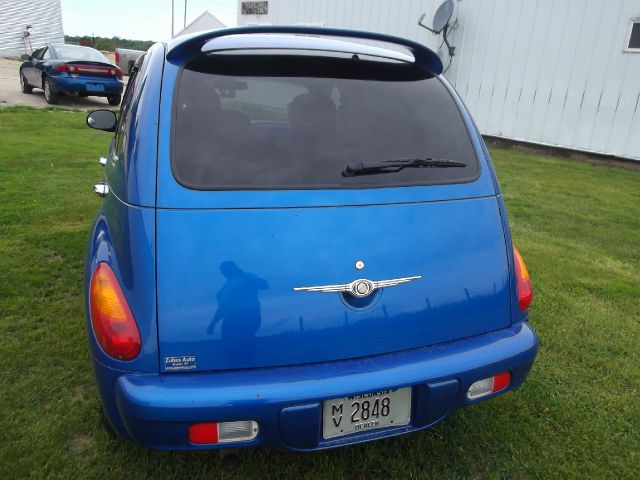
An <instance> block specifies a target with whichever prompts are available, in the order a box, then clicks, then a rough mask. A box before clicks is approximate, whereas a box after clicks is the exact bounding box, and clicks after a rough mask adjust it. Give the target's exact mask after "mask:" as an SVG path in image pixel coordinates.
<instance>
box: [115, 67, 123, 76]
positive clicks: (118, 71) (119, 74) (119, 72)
mask: <svg viewBox="0 0 640 480" xmlns="http://www.w3.org/2000/svg"><path fill="white" fill-rule="evenodd" d="M115 70H116V71H115V74H116V78H122V70H120V69H119V68H116V69H115Z"/></svg>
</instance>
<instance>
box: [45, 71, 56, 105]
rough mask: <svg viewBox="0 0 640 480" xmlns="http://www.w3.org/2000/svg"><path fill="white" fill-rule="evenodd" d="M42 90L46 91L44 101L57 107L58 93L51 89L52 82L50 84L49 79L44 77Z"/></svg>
mask: <svg viewBox="0 0 640 480" xmlns="http://www.w3.org/2000/svg"><path fill="white" fill-rule="evenodd" d="M42 89H43V90H44V99H45V100H46V101H47V103H48V104H49V105H55V104H56V103H58V93H57V92H55V91H54V90H53V89H52V88H51V82H49V79H48V78H47V77H44V81H43V82H42Z"/></svg>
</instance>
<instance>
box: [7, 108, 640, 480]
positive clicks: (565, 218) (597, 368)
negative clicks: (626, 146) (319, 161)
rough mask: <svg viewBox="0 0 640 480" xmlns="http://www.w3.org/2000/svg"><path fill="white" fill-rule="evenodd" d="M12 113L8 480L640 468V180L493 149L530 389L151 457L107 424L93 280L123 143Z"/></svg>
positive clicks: (65, 120)
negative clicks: (455, 406)
mask: <svg viewBox="0 0 640 480" xmlns="http://www.w3.org/2000/svg"><path fill="white" fill-rule="evenodd" d="M84 117H85V114H84V113H81V112H69V111H60V110H57V111H51V110H44V109H42V110H30V109H25V108H7V109H0V362H1V363H0V365H1V367H0V382H1V383H0V386H1V388H0V439H1V443H0V479H13V478H27V477H36V478H39V477H62V478H132V479H143V478H149V479H160V478H206V479H210V478H218V477H220V478H237V479H243V478H264V477H270V478H328V477H331V478H349V479H369V478H376V479H377V478H438V479H439V478H473V477H476V478H531V477H538V478H552V477H573V478H585V477H587V478H600V477H609V478H621V477H626V478H632V477H633V478H638V472H639V471H640V467H639V466H638V465H640V433H639V432H640V173H638V172H633V171H625V170H620V169H616V168H609V167H602V166H592V165H588V164H583V163H578V162H572V161H567V160H560V159H557V158H553V157H545V156H538V155H529V154H523V153H518V152H515V151H510V150H497V149H494V150H493V151H492V155H493V158H494V162H495V165H496V168H497V171H498V175H499V177H500V181H501V184H502V187H503V191H504V194H505V198H506V202H507V207H508V210H509V215H510V220H511V226H512V230H513V236H514V239H515V242H516V244H517V245H518V247H519V249H520V251H521V252H522V254H523V256H524V258H525V261H526V262H527V265H528V267H529V270H530V272H531V275H532V277H533V281H534V285H535V288H536V295H535V298H534V303H533V306H532V309H531V319H532V323H533V325H534V326H535V327H536V329H537V331H538V334H539V335H540V353H539V356H538V360H537V362H536V364H535V366H534V368H533V370H532V373H531V375H530V377H529V379H528V381H527V382H526V383H525V385H524V386H523V387H522V388H521V389H519V390H517V391H515V392H512V393H509V394H507V395H504V396H502V397H499V398H497V399H495V400H491V401H488V402H485V403H482V404H480V405H477V406H475V407H472V408H468V409H464V410H461V411H459V412H457V413H455V414H454V415H452V416H451V417H449V418H448V419H446V420H445V421H444V422H443V423H441V424H439V425H438V426H436V427H434V428H432V429H430V430H427V431H423V432H419V433H415V434H411V435H405V436H403V437H400V438H395V439H389V440H383V441H379V442H374V443H371V444H368V445H362V446H353V447H348V448H344V449H339V450H333V451H328V452H323V453H316V454H291V453H286V452H279V451H273V450H268V449H264V448H257V449H251V450H246V451H245V453H244V454H243V456H242V458H241V459H240V462H239V463H238V464H237V465H235V466H225V467H224V468H223V467H222V465H221V463H220V461H219V457H218V454H217V453H216V452H202V453H171V452H154V451H147V450H144V449H142V448H139V447H137V446H135V445H132V444H129V443H126V442H124V441H121V440H115V439H112V438H111V437H109V435H108V434H107V433H106V432H105V431H104V430H103V428H102V427H101V425H100V420H99V415H98V408H99V402H98V396H97V392H96V389H95V386H94V381H93V375H92V371H91V362H90V357H89V352H88V349H87V343H86V339H85V330H84V318H83V315H84V314H83V306H82V277H83V262H84V252H85V241H86V239H87V234H88V229H89V223H90V221H91V218H92V216H93V215H94V213H95V212H96V211H97V209H98V206H99V203H100V200H99V199H98V197H96V196H95V195H94V194H93V193H92V186H93V184H94V183H95V181H97V180H100V179H101V177H102V175H103V173H102V169H101V167H100V166H99V165H98V162H97V159H98V156H100V155H103V154H104V153H105V152H106V148H107V144H108V142H109V140H110V137H109V135H108V134H106V133H102V132H97V131H93V130H90V129H88V128H86V127H85V120H84Z"/></svg>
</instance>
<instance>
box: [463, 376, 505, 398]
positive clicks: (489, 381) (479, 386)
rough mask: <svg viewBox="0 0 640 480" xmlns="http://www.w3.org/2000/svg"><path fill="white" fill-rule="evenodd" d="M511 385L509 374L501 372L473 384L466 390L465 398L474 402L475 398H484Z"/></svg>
mask: <svg viewBox="0 0 640 480" xmlns="http://www.w3.org/2000/svg"><path fill="white" fill-rule="evenodd" d="M510 383H511V373H509V372H502V373H499V374H497V375H494V376H493V377H489V378H483V379H482V380H478V381H477V382H473V383H472V384H471V386H470V387H469V390H467V398H468V399H469V400H475V399H477V398H482V397H486V396H487V395H491V394H492V393H496V392H499V391H501V390H504V389H505V388H507V387H508V386H509V384H510Z"/></svg>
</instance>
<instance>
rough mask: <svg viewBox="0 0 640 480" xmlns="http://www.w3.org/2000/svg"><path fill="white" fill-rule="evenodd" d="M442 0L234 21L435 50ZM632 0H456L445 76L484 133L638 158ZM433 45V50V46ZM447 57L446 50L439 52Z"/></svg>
mask: <svg viewBox="0 0 640 480" xmlns="http://www.w3.org/2000/svg"><path fill="white" fill-rule="evenodd" d="M441 1H442V0H395V1H394V0H342V1H341V0H269V13H268V14H267V15H241V14H240V11H241V8H240V4H241V0H239V2H238V12H239V13H238V25H246V24H247V23H252V24H256V23H265V24H273V25H283V24H289V25H290V24H296V23H311V24H322V25H324V26H327V27H340V28H355V29H362V30H370V31H377V32H385V33H390V34H393V35H400V36H404V37H408V38H412V39H414V40H417V41H420V42H422V43H424V44H426V45H427V46H429V47H431V48H432V49H434V50H436V51H438V49H439V46H440V42H441V36H438V37H436V36H434V35H432V34H431V33H429V32H427V31H426V30H424V29H422V28H420V27H419V26H418V25H417V20H418V18H419V16H420V15H421V14H422V13H426V14H427V15H426V17H425V20H426V22H427V24H429V23H430V19H431V18H432V17H433V14H434V12H435V9H436V8H437V7H438V5H439V4H440V3H441ZM638 17H640V0H607V1H605V0H457V1H456V10H455V12H454V18H457V20H458V28H457V29H456V30H455V31H454V32H453V34H452V35H451V36H450V38H451V40H452V43H453V45H454V46H455V47H456V56H455V57H454V59H453V62H452V64H451V68H450V69H449V71H448V72H447V74H446V76H447V78H448V79H449V80H450V81H451V82H452V83H453V84H454V86H455V87H456V89H457V90H458V92H460V95H461V96H462V97H463V99H464V100H465V102H466V104H467V106H468V107H469V109H470V111H471V113H472V115H473V116H474V118H475V120H476V122H477V123H478V127H479V128H480V131H481V132H482V133H483V134H488V135H494V136H499V137H505V138H510V139H515V140H523V141H527V142H535V143H541V144H545V145H552V146H560V147H566V148H572V149H576V150H583V151H590V152H596V153H605V154H610V155H616V156H620V157H626V158H632V159H636V160H640V53H628V52H624V51H623V49H624V47H625V41H626V40H627V38H626V37H627V35H628V26H629V21H630V19H632V18H638ZM439 53H440V52H439ZM441 56H442V57H443V60H444V63H445V65H446V64H447V63H448V57H447V54H446V53H444V52H443V53H442V54H441Z"/></svg>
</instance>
